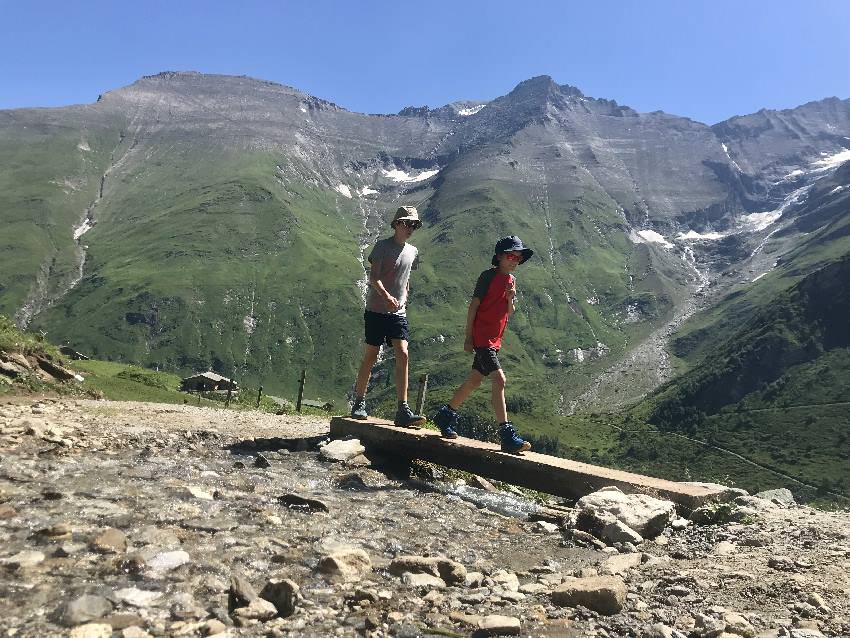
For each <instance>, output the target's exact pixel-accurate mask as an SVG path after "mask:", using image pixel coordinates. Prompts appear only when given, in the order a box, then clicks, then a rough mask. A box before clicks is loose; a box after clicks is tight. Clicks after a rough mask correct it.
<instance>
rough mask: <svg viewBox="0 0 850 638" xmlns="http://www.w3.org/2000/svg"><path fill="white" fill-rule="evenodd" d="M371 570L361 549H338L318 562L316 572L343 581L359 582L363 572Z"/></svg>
mask: <svg viewBox="0 0 850 638" xmlns="http://www.w3.org/2000/svg"><path fill="white" fill-rule="evenodd" d="M370 569H372V561H371V560H370V559H369V555H368V554H367V553H366V552H364V551H363V550H362V549H358V548H353V547H352V548H342V549H338V550H336V551H334V552H331V553H330V554H327V555H326V556H323V557H322V558H321V559H320V560H319V565H318V570H319V571H320V572H321V573H323V574H327V575H329V576H332V577H334V578H339V579H342V580H344V581H351V580H359V579H360V578H361V577H362V575H363V573H364V572H367V571H369V570H370Z"/></svg>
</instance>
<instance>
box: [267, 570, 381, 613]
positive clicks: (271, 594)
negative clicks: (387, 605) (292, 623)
mask: <svg viewBox="0 0 850 638" xmlns="http://www.w3.org/2000/svg"><path fill="white" fill-rule="evenodd" d="M299 589H300V588H299V587H298V584H297V583H295V582H294V581H292V580H289V579H287V578H283V579H277V578H272V579H271V580H269V581H268V582H267V583H266V584H265V586H264V587H263V589H262V590H261V591H260V598H262V599H263V600H267V601H269V602H270V603H272V604H273V605H274V606H275V608H276V609H277V613H278V615H279V616H282V617H284V618H285V617H286V616H291V615H292V614H294V613H295V605H296V602H297V600H298V592H299ZM376 600H377V597H376Z"/></svg>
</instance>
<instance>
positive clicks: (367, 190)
mask: <svg viewBox="0 0 850 638" xmlns="http://www.w3.org/2000/svg"><path fill="white" fill-rule="evenodd" d="M357 194H358V195H360V197H366V195H377V194H378V191H376V190H375V189H374V188H369V187H368V186H364V187H363V188H361V189H360V190H359V191H357Z"/></svg>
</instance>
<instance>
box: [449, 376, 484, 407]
mask: <svg viewBox="0 0 850 638" xmlns="http://www.w3.org/2000/svg"><path fill="white" fill-rule="evenodd" d="M483 380H484V375H483V374H481V373H480V372H478V370H475V369H473V370H470V371H469V376H468V377H466V381H464V382H463V383H462V384H461V386H460V387H459V388H458V389H457V390H456V391H455V395H454V396H453V397H452V400H451V401H449V407H450V408H451V409H452V410H457V409H458V408H459V407H460V404H461V403H463V402H464V401H466V399H467V397H468V396H469V395H470V394H472V393H473V392H475V390H477V389H478V386H480V385H481V382H482V381H483Z"/></svg>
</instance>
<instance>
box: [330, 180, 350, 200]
mask: <svg viewBox="0 0 850 638" xmlns="http://www.w3.org/2000/svg"><path fill="white" fill-rule="evenodd" d="M334 190H335V191H336V192H337V193H339V194H340V195H343V196H345V197H347V198H348V199H351V189H350V188H349V187H348V186H346V185H345V184H340V185H339V186H336V187H334Z"/></svg>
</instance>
